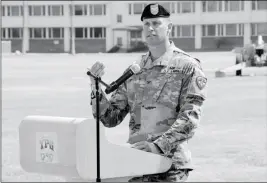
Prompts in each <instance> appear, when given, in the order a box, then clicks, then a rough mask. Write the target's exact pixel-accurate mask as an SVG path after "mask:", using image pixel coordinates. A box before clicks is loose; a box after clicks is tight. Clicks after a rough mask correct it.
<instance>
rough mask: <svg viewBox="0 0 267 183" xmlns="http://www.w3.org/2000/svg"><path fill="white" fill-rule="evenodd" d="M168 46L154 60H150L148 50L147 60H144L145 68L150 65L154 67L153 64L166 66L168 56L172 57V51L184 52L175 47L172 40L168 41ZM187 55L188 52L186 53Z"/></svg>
mask: <svg viewBox="0 0 267 183" xmlns="http://www.w3.org/2000/svg"><path fill="white" fill-rule="evenodd" d="M170 43H171V44H170V46H169V47H168V49H167V50H166V52H165V53H164V54H163V55H162V56H161V57H159V58H157V59H156V60H154V61H153V62H152V59H151V57H150V56H151V53H150V51H149V52H148V53H147V57H146V58H147V60H146V63H145V67H146V68H151V67H154V66H167V65H168V63H169V61H170V58H171V57H173V52H174V51H175V52H180V53H184V54H186V53H185V52H184V51H183V50H181V49H179V48H177V47H176V46H175V45H174V43H173V41H170ZM186 55H188V54H186Z"/></svg>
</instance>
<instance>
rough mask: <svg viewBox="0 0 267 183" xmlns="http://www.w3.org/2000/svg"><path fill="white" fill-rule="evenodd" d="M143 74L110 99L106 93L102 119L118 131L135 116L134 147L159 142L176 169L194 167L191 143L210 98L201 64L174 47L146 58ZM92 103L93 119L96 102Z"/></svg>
mask: <svg viewBox="0 0 267 183" xmlns="http://www.w3.org/2000/svg"><path fill="white" fill-rule="evenodd" d="M138 64H139V65H140V68H141V70H140V72H138V73H137V74H135V75H134V76H132V77H131V78H130V79H128V80H127V81H126V82H125V83H124V84H123V85H121V86H120V87H119V88H118V89H117V90H116V91H114V92H113V93H112V95H111V98H110V100H108V99H107V98H106V96H105V94H104V92H103V91H101V95H102V96H101V101H100V121H101V122H102V123H103V125H104V126H106V127H115V126H117V125H118V124H120V123H121V122H122V121H123V119H124V118H125V116H126V115H127V114H128V113H130V122H129V128H130V129H129V130H130V134H129V140H128V142H129V143H131V144H132V143H135V142H138V141H149V142H153V143H155V144H156V145H157V146H158V147H159V148H160V150H161V151H162V154H163V156H166V157H169V158H171V159H172V160H173V165H175V167H176V168H177V169H191V168H192V166H191V153H190V151H189V150H188V148H187V141H188V140H189V139H190V138H191V137H192V136H193V135H194V133H195V129H196V128H197V126H198V124H199V122H200V118H201V114H202V105H203V102H204V100H205V98H206V86H205V85H206V83H207V79H206V77H205V75H204V73H203V71H202V69H201V67H200V63H199V61H198V60H196V59H194V58H192V57H190V56H189V55H187V54H186V53H185V52H183V51H182V50H180V49H178V48H177V47H175V45H174V44H173V43H172V42H171V46H170V47H169V49H168V50H167V51H166V52H165V54H164V55H162V56H161V57H160V58H158V59H157V60H154V61H153V62H152V60H151V58H150V54H149V52H148V53H147V54H146V55H143V56H142V59H141V61H140V62H139V63H138ZM95 102H96V101H95V99H92V101H91V104H92V110H93V115H94V117H95V115H96V103H95Z"/></svg>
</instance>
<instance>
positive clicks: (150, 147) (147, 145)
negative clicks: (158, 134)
mask: <svg viewBox="0 0 267 183" xmlns="http://www.w3.org/2000/svg"><path fill="white" fill-rule="evenodd" d="M132 148H136V149H139V150H143V151H146V152H152V153H155V154H161V152H160V149H159V148H158V147H157V146H156V145H155V144H153V143H151V142H147V141H141V142H137V143H135V144H133V145H132Z"/></svg>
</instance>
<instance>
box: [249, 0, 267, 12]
mask: <svg viewBox="0 0 267 183" xmlns="http://www.w3.org/2000/svg"><path fill="white" fill-rule="evenodd" d="M251 3H252V10H267V1H258V0H253V1H251Z"/></svg>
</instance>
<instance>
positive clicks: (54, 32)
mask: <svg viewBox="0 0 267 183" xmlns="http://www.w3.org/2000/svg"><path fill="white" fill-rule="evenodd" d="M48 37H49V38H51V39H54V38H57V39H63V38H64V28H55V27H54V28H48Z"/></svg>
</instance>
